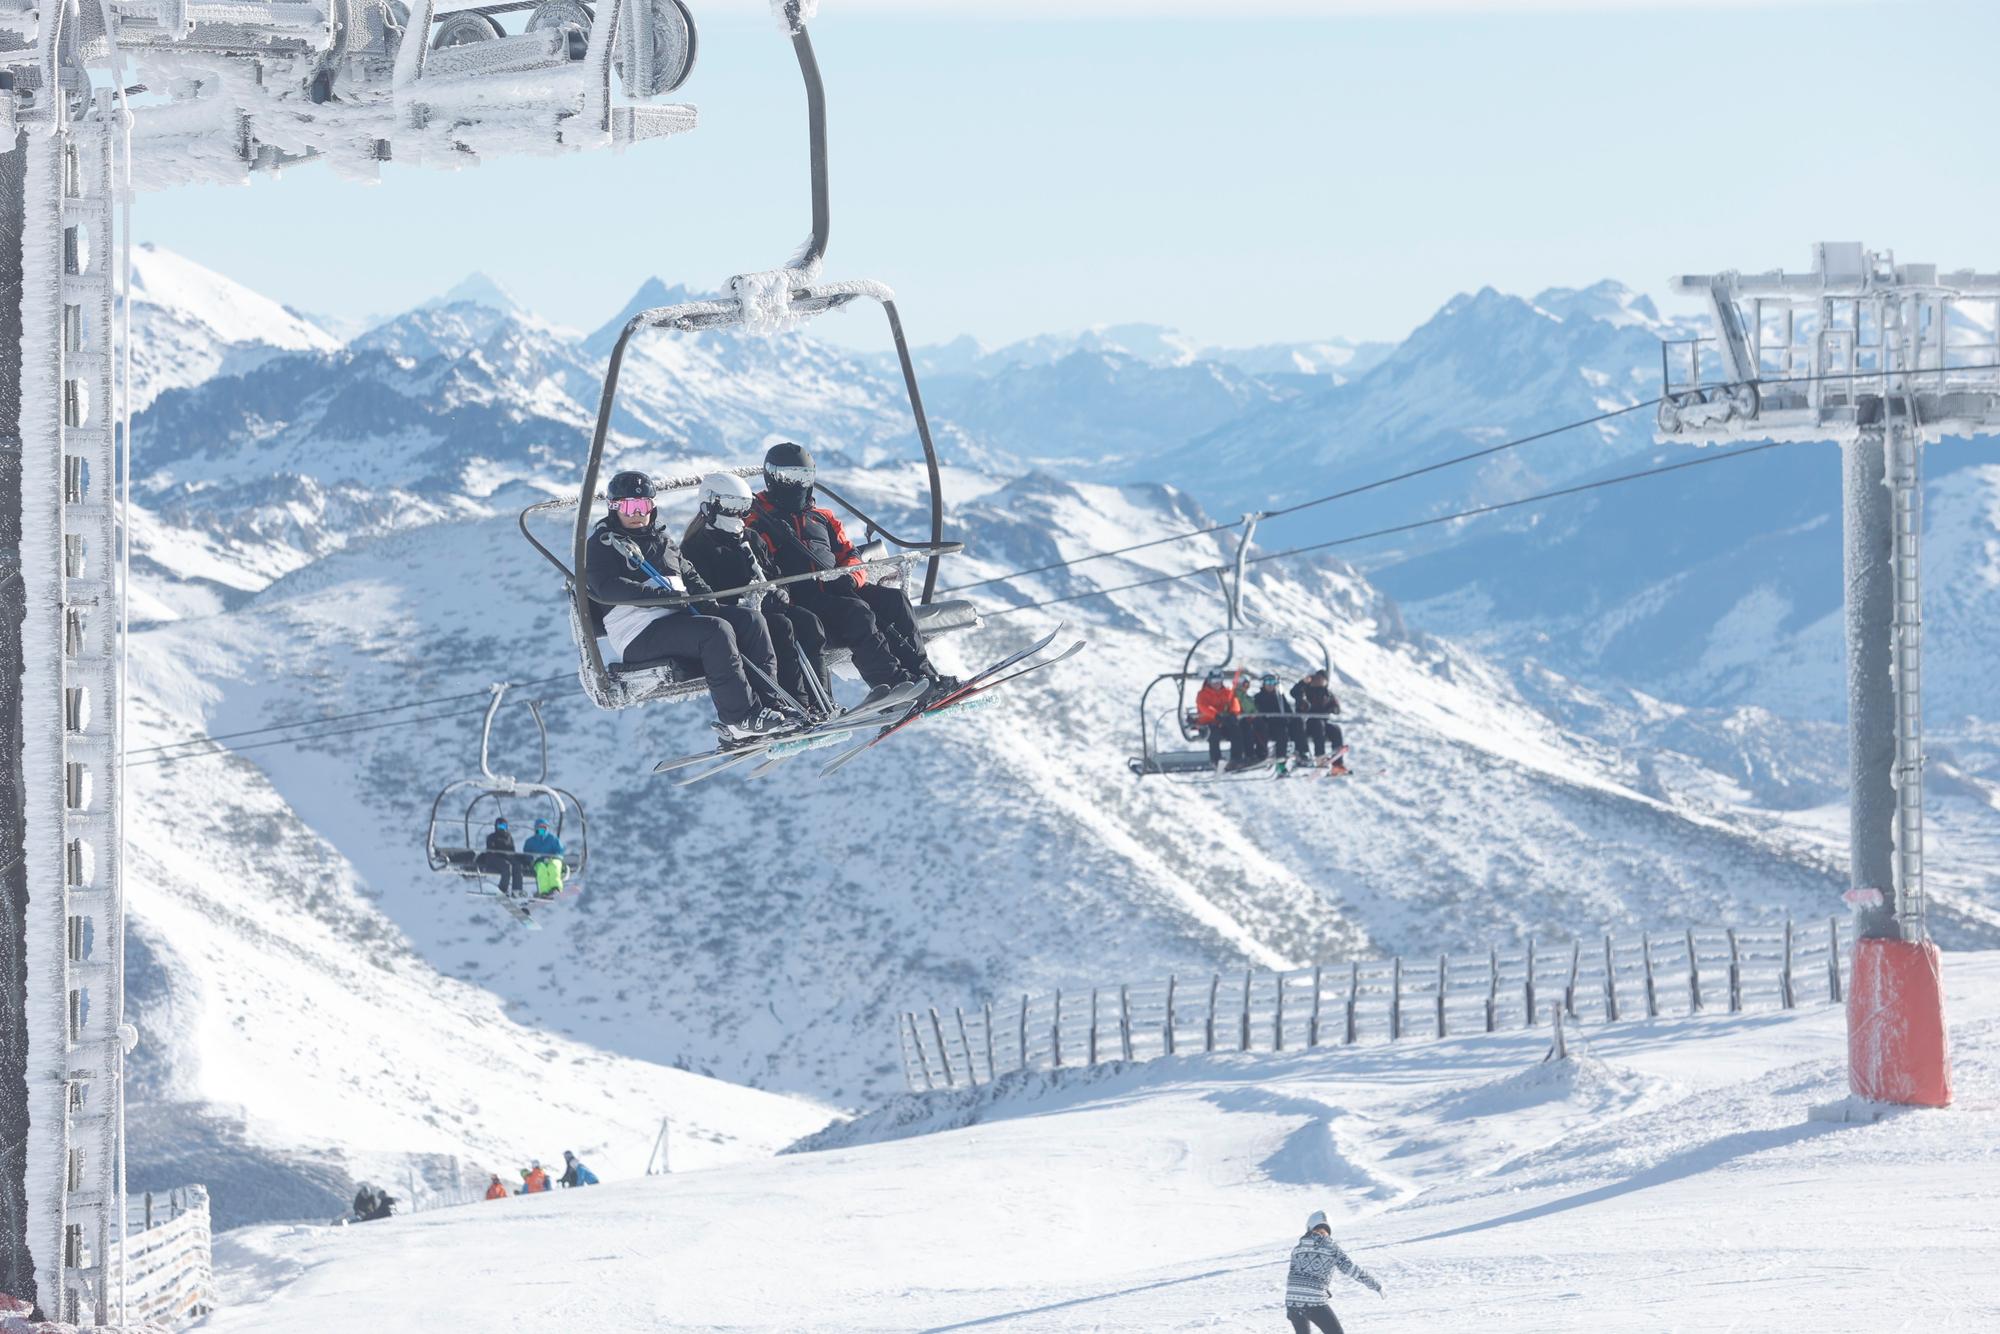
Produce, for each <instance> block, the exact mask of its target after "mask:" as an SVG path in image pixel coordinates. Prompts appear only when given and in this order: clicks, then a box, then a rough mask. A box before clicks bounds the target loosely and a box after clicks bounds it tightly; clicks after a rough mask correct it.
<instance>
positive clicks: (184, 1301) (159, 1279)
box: [125, 1186, 215, 1326]
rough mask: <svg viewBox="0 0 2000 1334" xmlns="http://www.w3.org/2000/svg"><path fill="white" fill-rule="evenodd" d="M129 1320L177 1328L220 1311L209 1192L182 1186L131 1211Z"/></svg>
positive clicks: (136, 1202)
mask: <svg viewBox="0 0 2000 1334" xmlns="http://www.w3.org/2000/svg"><path fill="white" fill-rule="evenodd" d="M125 1229H126V1230H125V1319H126V1320H127V1321H128V1322H129V1323H132V1324H156V1325H168V1326H176V1325H183V1324H187V1323H188V1322H190V1321H193V1320H195V1319H198V1318H199V1317H201V1316H203V1315H206V1314H207V1313H208V1312H209V1311H210V1310H212V1309H214V1307H215V1273H214V1268H213V1261H212V1259H211V1253H210V1249H209V1247H210V1235H209V1220H208V1192H207V1191H206V1190H204V1189H202V1188H201V1187H200V1186H182V1187H180V1188H179V1189H177V1190H171V1191H163V1192H160V1193H159V1194H153V1193H151V1192H149V1193H147V1194H146V1195H145V1196H144V1197H143V1198H141V1199H132V1200H128V1201H127V1203H126V1206H125Z"/></svg>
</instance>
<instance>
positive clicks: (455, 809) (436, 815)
mask: <svg viewBox="0 0 2000 1334" xmlns="http://www.w3.org/2000/svg"><path fill="white" fill-rule="evenodd" d="M506 694H507V686H506V685H504V684H500V685H495V686H494V687H493V697H492V699H491V700H490V701H489V702H488V703H487V706H486V719H485V721H484V723H482V724H481V726H480V731H479V777H477V778H461V779H459V780H458V781H456V782H453V783H448V784H446V785H445V787H444V790H443V791H441V792H439V793H438V794H437V798H436V800H434V801H433V802H431V818H430V826H429V828H428V830H427V831H426V833H425V835H424V852H425V856H426V858H427V860H428V861H429V863H430V868H431V869H432V870H433V871H437V872H441V873H444V874H448V875H455V876H458V877H459V878H460V879H462V880H466V881H469V882H471V884H472V886H473V887H472V888H469V889H467V890H466V893H467V894H469V895H471V896H473V897H475V898H487V899H497V900H500V902H501V904H502V906H503V907H505V908H506V909H507V910H508V911H509V912H510V913H512V914H514V915H515V916H516V917H520V918H524V919H525V918H526V916H527V915H528V913H529V911H530V910H531V909H533V908H536V907H541V906H545V905H547V904H550V903H555V902H560V901H561V900H564V899H568V898H573V897H575V895H576V894H577V892H578V891H579V890H580V889H581V888H582V883H583V873H584V871H585V869H586V868H587V867H588V865H589V862H590V833H589V824H588V821H587V820H586V818H585V816H584V813H583V803H582V802H580V801H578V800H577V799H576V797H575V796H574V795H572V794H571V793H569V792H566V791H564V790H563V789H562V788H559V787H554V786H552V785H551V784H550V783H549V730H548V726H547V724H545V723H544V722H543V721H542V710H541V705H540V703H539V701H535V700H530V701H529V702H528V712H529V714H530V715H532V716H533V718H534V720H535V733H536V736H537V738H538V739H539V741H540V745H541V771H540V773H539V775H538V776H537V777H536V778H535V779H533V780H532V781H530V780H526V779H520V778H515V777H513V776H511V775H508V774H496V773H494V772H493V766H492V763H491V745H492V740H493V719H494V717H495V716H496V715H497V714H498V713H499V712H500V705H501V701H502V700H503V699H504V698H505V697H506ZM510 802H511V803H513V804H514V810H513V811H510V810H509V803H510ZM517 813H520V814H519V815H518V817H517ZM501 816H506V817H507V819H508V822H509V823H510V824H512V823H513V822H514V821H515V819H516V818H519V819H520V820H521V824H522V826H523V837H525V831H526V829H527V828H529V827H531V826H532V822H533V821H534V820H535V819H536V818H538V817H539V818H544V819H546V820H548V822H549V828H550V830H551V832H553V833H554V834H555V836H556V838H557V839H559V840H561V842H562V845H563V855H562V857H561V858H560V859H557V858H536V857H534V856H532V854H529V853H525V852H519V851H517V852H515V853H513V854H511V855H512V856H513V857H515V858H518V859H520V862H519V865H520V867H521V870H522V879H523V880H524V881H527V882H531V883H532V882H534V881H535V880H536V878H537V876H536V868H535V867H534V865H533V864H534V863H535V862H537V861H550V862H558V864H559V865H560V868H561V883H562V889H561V892H560V893H557V894H555V895H552V896H550V897H546V898H544V897H538V896H537V895H536V894H534V893H529V894H527V895H525V896H523V897H521V898H518V899H516V898H513V897H511V896H508V895H505V894H503V893H502V892H501V889H502V887H503V886H504V885H505V883H506V874H507V872H506V867H505V866H504V865H503V863H502V861H501V859H502V858H505V857H507V856H509V854H506V853H494V852H488V851H487V850H486V848H485V831H486V830H487V829H490V828H491V827H492V823H493V821H494V820H495V819H496V818H499V817H501ZM489 879H490V880H492V881H493V882H494V884H493V886H492V887H491V888H488V887H487V881H488V880H489Z"/></svg>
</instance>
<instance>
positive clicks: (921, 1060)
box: [903, 1010, 937, 1089]
mask: <svg viewBox="0 0 2000 1334" xmlns="http://www.w3.org/2000/svg"><path fill="white" fill-rule="evenodd" d="M903 1017H904V1018H906V1019H908V1020H909V1021H910V1041H911V1042H913V1043H915V1044H916V1047H917V1064H918V1065H920V1066H922V1067H923V1069H924V1087H925V1088H927V1089H934V1088H936V1087H937V1079H936V1078H935V1077H934V1076H933V1075H932V1074H931V1058H930V1055H929V1054H928V1053H927V1052H925V1051H924V1035H923V1033H922V1032H921V1031H919V1030H918V1028H917V1012H916V1011H915V1010H906V1011H904V1014H903Z"/></svg>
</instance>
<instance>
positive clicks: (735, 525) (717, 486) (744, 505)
mask: <svg viewBox="0 0 2000 1334" xmlns="http://www.w3.org/2000/svg"><path fill="white" fill-rule="evenodd" d="M750 504H751V496H750V483H748V482H746V481H744V480H743V479H742V478H741V477H738V476H737V475H736V474H735V473H733V472H712V473H710V474H709V475H708V476H706V477H704V478H702V479H701V509H702V513H704V514H706V515H708V517H709V520H710V521H711V522H712V523H714V524H715V526H716V527H717V528H720V529H721V530H722V531H723V532H725V533H740V532H742V531H743V520H744V519H745V518H747V517H749V514H750Z"/></svg>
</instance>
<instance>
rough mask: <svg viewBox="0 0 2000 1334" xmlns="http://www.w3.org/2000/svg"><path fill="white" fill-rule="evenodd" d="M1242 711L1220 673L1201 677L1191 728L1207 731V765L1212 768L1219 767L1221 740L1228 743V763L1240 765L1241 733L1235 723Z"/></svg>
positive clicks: (1233, 693)
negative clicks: (1192, 726)
mask: <svg viewBox="0 0 2000 1334" xmlns="http://www.w3.org/2000/svg"><path fill="white" fill-rule="evenodd" d="M1242 712H1243V705H1242V702H1241V701H1239V700H1238V699H1237V698H1236V692H1235V691H1234V690H1232V689H1230V686H1229V682H1228V680H1227V679H1226V678H1225V677H1224V676H1223V675H1222V673H1221V671H1220V670H1217V671H1212V672H1210V673H1209V674H1208V675H1207V676H1205V677H1203V678H1202V681H1201V689H1200V690H1199V691H1197V692H1195V697H1194V725H1195V726H1196V727H1205V728H1207V729H1208V762H1209V764H1210V765H1211V766H1212V767H1214V768H1217V769H1220V768H1221V767H1222V743H1223V742H1225V741H1227V742H1228V743H1229V763H1230V764H1231V765H1240V764H1241V763H1242V762H1243V732H1242V729H1241V727H1240V726H1239V724H1238V721H1237V720H1238V717H1239V715H1241V713H1242Z"/></svg>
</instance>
